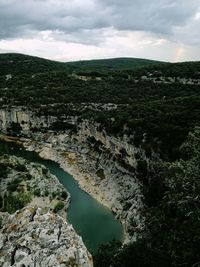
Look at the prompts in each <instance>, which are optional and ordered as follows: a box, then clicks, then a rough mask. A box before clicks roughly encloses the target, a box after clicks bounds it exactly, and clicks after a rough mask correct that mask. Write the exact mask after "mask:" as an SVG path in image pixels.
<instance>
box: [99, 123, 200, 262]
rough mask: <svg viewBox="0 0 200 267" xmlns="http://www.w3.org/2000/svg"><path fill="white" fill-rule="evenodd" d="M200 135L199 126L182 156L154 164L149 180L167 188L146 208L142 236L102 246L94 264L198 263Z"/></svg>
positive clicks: (199, 257) (199, 242)
mask: <svg viewBox="0 0 200 267" xmlns="http://www.w3.org/2000/svg"><path fill="white" fill-rule="evenodd" d="M199 137H200V128H199V127H198V128H196V129H195V131H194V132H193V133H190V134H189V136H188V139H187V141H186V143H185V144H184V145H183V146H182V153H183V155H182V159H180V160H178V161H175V162H173V163H166V162H159V163H156V164H155V163H154V166H153V167H154V170H152V171H153V172H152V174H153V175H152V176H151V177H149V183H151V182H152V179H157V182H156V184H158V183H159V184H160V183H162V184H165V191H164V192H163V194H162V197H161V198H160V199H159V200H158V199H156V200H155V201H154V203H153V205H152V206H151V207H150V208H148V210H147V219H146V229H145V231H144V233H143V238H141V239H140V240H138V241H136V242H134V243H132V244H129V245H126V246H124V248H123V249H122V248H121V246H120V244H118V243H111V244H108V245H104V246H102V247H101V248H100V249H99V251H98V254H97V255H96V257H95V266H97V267H110V266H112V267H119V266H123V267H140V266H141V267H151V266H152V267H154V266H159V267H164V266H166V267H170V266H173V267H177V266H188V267H189V266H190V267H191V266H199V263H200V255H199V252H198V251H199V247H200V221H199V216H200V209H199V206H200V199H199V193H200V179H199V178H200V138H199ZM151 167H152V166H151ZM158 170H159V171H158ZM155 193H156V192H155V191H154V195H153V194H152V198H153V197H154V198H155V197H156V196H155Z"/></svg>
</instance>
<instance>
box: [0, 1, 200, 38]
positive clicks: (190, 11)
mask: <svg viewBox="0 0 200 267" xmlns="http://www.w3.org/2000/svg"><path fill="white" fill-rule="evenodd" d="M199 6H200V0H192V1H188V0H153V1H150V0H85V1H83V0H71V1H65V0H28V1H27V0H1V1H0V39H8V38H17V37H27V36H32V35H33V34H35V33H36V32H40V31H46V30H51V31H57V32H62V34H61V36H60V38H66V40H69V41H73V40H76V41H77V42H79V41H80V42H83V43H90V42H91V43H92V42H93V43H95V42H96V43H98V42H100V41H101V38H102V39H103V34H102V30H101V29H104V28H109V27H113V28H114V29H117V30H122V31H123V30H130V31H146V32H151V33H154V34H162V35H163V34H165V35H167V36H168V37H169V38H170V37H171V38H174V35H175V33H176V29H177V28H178V27H179V28H183V27H187V25H188V24H189V23H190V21H191V20H192V18H193V17H194V15H195V13H196V12H197V10H198V7H199ZM190 30H192V29H190ZM195 31H196V29H195ZM191 36H193V35H192V34H191ZM195 36H196V34H195ZM57 37H58V36H57ZM180 38H182V35H180ZM188 39H189V38H188ZM196 41H197V40H196ZM198 41H199V40H198Z"/></svg>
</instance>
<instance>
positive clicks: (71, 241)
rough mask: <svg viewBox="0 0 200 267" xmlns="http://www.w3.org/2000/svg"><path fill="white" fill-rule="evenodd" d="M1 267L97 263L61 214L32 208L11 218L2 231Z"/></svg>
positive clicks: (23, 210) (80, 266)
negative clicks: (93, 261)
mask: <svg viewBox="0 0 200 267" xmlns="http://www.w3.org/2000/svg"><path fill="white" fill-rule="evenodd" d="M33 214H34V217H33ZM0 266H2V267H7V266H16V267H17V266H29V267H39V266H48V267H51V266H52V267H55V266H57V267H59V266H68V267H70V266H71V267H72V266H73V267H74V266H77V267H91V266H93V264H92V257H91V255H90V254H89V252H88V251H87V249H86V247H85V245H84V244H83V241H82V239H81V237H79V236H78V235H77V234H76V233H75V231H74V229H73V227H72V226H71V225H69V224H68V223H67V222H66V221H65V220H64V219H63V218H62V217H60V216H59V215H57V214H54V213H52V212H47V213H46V212H43V211H42V209H41V208H38V207H29V208H24V209H22V210H20V211H17V212H16V213H15V214H13V215H9V216H8V217H7V219H6V223H5V224H4V225H3V228H2V229H1V231H0Z"/></svg>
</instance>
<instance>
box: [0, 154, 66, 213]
mask: <svg viewBox="0 0 200 267" xmlns="http://www.w3.org/2000/svg"><path fill="white" fill-rule="evenodd" d="M0 165H1V168H3V173H0V176H1V179H0V188H1V191H0V210H1V211H8V212H10V213H12V212H14V211H15V210H16V209H19V208H22V207H23V206H25V205H37V206H40V207H42V208H43V209H45V210H46V211H48V210H54V209H55V207H56V205H58V203H62V204H61V205H60V207H62V208H60V210H58V212H59V213H60V214H61V215H62V216H63V217H65V218H66V210H67V208H68V206H69V201H70V194H69V193H68V192H67V191H66V189H65V188H64V186H63V185H62V184H61V183H60V182H59V181H58V179H57V178H56V177H55V176H54V175H52V174H51V173H50V172H49V171H48V170H47V169H46V168H45V167H44V166H42V165H41V164H38V163H31V162H28V161H27V160H25V159H23V158H20V157H16V156H8V155H4V156H1V157H0ZM16 202H18V203H16Z"/></svg>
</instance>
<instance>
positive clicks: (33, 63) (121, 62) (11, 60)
mask: <svg viewBox="0 0 200 267" xmlns="http://www.w3.org/2000/svg"><path fill="white" fill-rule="evenodd" d="M161 63H162V62H160V61H155V60H148V59H140V58H112V59H96V60H83V61H74V62H66V63H64V62H58V61H53V60H48V59H44V58H39V57H35V56H28V55H24V54H17V53H6V54H0V74H1V75H2V74H8V73H11V74H12V73H13V74H14V73H15V74H20V73H27V74H28V73H42V72H49V71H69V72H72V71H101V72H102V71H112V70H126V69H130V70H133V69H137V68H139V67H147V66H150V65H151V66H152V65H156V64H161Z"/></svg>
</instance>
